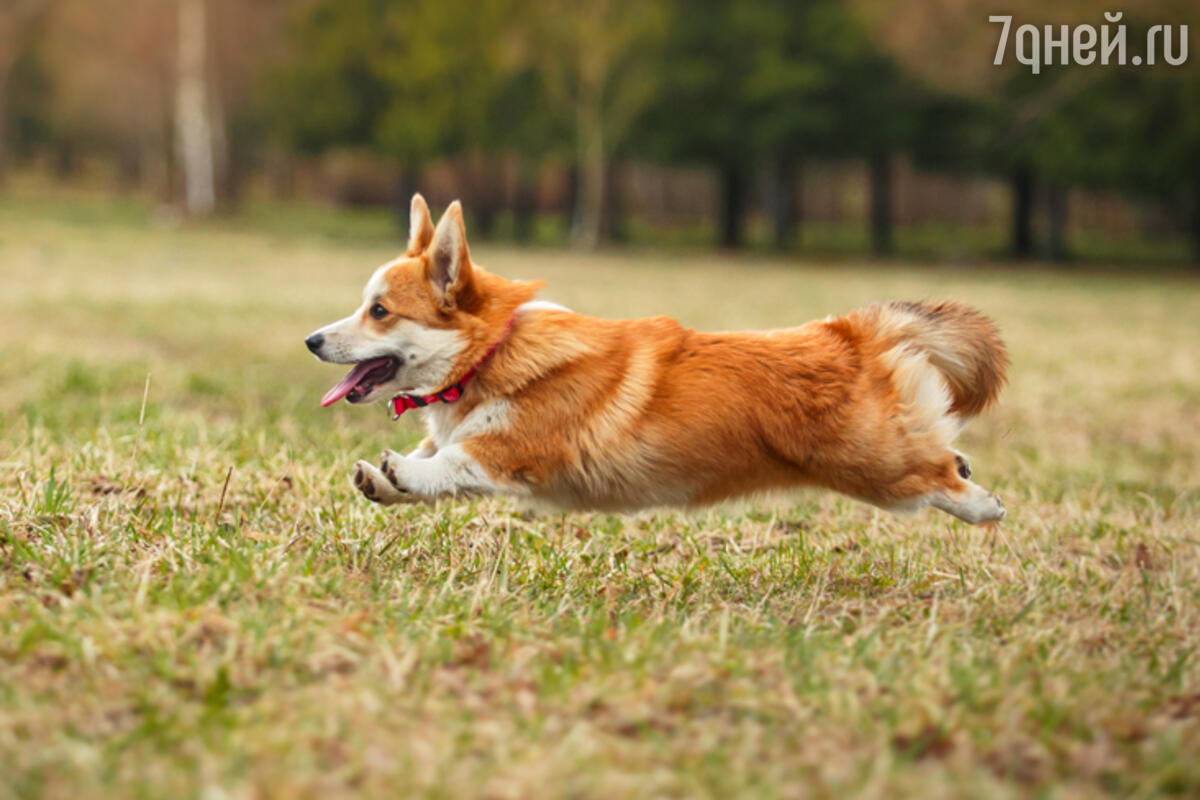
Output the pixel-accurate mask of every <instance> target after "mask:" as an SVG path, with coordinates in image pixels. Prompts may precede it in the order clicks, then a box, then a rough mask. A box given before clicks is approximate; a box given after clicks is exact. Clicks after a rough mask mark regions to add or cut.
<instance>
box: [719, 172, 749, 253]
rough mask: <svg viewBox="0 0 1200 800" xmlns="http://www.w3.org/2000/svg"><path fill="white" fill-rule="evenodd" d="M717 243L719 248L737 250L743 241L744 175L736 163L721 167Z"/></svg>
mask: <svg viewBox="0 0 1200 800" xmlns="http://www.w3.org/2000/svg"><path fill="white" fill-rule="evenodd" d="M720 179H721V188H720V192H721V195H720V208H719V210H718V214H719V219H718V221H717V224H718V242H719V243H720V245H721V247H726V248H739V247H741V246H742V241H743V228H742V221H743V220H742V218H743V217H744V216H745V215H744V213H743V211H744V206H745V200H746V173H745V171H744V169H743V168H742V165H741V164H739V163H737V162H733V161H730V162H726V163H725V164H722V165H721V178H720Z"/></svg>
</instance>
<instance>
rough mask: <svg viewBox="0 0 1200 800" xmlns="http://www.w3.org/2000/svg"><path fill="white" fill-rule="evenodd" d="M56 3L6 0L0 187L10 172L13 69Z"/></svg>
mask: <svg viewBox="0 0 1200 800" xmlns="http://www.w3.org/2000/svg"><path fill="white" fill-rule="evenodd" d="M52 2H53V0H6V3H5V7H4V8H3V9H0V185H2V184H3V183H4V178H5V175H6V173H7V170H8V161H9V132H10V126H11V124H12V120H11V119H10V116H9V114H10V105H11V104H10V103H9V98H10V96H11V93H12V88H11V87H10V85H9V81H10V79H11V76H12V73H13V69H14V67H15V66H16V65H17V62H18V60H19V59H20V58H21V56H22V55H24V54H25V53H26V52H27V50H28V48H29V47H30V45H31V44H32V43H33V42H34V41H35V38H36V37H35V31H36V30H37V28H38V27H39V26H40V24H41V23H42V22H43V21H44V20H45V18H46V15H47V13H48V12H49V11H50V7H51V4H52Z"/></svg>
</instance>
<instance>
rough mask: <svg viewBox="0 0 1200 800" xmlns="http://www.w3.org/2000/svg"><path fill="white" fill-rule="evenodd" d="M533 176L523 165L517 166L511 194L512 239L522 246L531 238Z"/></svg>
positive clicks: (528, 168) (529, 169)
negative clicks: (515, 182) (514, 185)
mask: <svg viewBox="0 0 1200 800" xmlns="http://www.w3.org/2000/svg"><path fill="white" fill-rule="evenodd" d="M534 200H535V198H534V176H533V174H532V170H531V168H530V167H528V166H526V165H525V164H519V165H518V166H517V185H516V188H515V191H514V194H513V239H515V240H516V241H518V242H520V243H522V244H524V243H526V242H528V241H529V240H530V239H532V238H533V211H534V207H533V206H534Z"/></svg>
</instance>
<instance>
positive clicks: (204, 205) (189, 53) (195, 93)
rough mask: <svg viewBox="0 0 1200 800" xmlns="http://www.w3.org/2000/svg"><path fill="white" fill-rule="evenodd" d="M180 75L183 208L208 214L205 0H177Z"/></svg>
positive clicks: (211, 194)
mask: <svg viewBox="0 0 1200 800" xmlns="http://www.w3.org/2000/svg"><path fill="white" fill-rule="evenodd" d="M178 3H179V75H178V82H177V84H176V92H175V131H176V135H177V137H178V148H179V161H180V163H181V164H182V166H183V190H184V192H183V193H184V208H185V210H186V211H187V213H188V214H189V215H191V216H206V215H208V214H211V213H212V212H213V210H214V209H215V208H216V204H217V198H216V186H215V176H214V171H213V134H212V122H211V120H210V118H209V111H210V107H209V97H208V80H207V75H206V73H205V56H206V52H205V51H206V45H207V24H208V23H207V20H206V18H205V16H206V15H205V7H204V6H205V0H178Z"/></svg>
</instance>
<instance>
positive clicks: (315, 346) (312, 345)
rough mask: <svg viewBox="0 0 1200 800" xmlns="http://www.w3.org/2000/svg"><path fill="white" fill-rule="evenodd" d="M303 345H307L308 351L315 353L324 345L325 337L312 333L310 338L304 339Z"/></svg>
mask: <svg viewBox="0 0 1200 800" xmlns="http://www.w3.org/2000/svg"><path fill="white" fill-rule="evenodd" d="M304 343H305V344H306V345H308V349H309V350H312V351H313V352H314V353H315V352H317V351H318V350H320V349H321V345H323V344H325V337H324V336H322V335H321V334H319V333H314V334H313V335H312V336H310V337H308V338H307V339H305V340H304Z"/></svg>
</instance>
